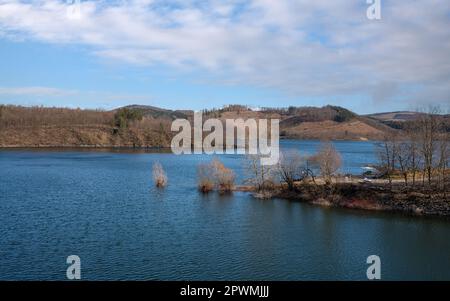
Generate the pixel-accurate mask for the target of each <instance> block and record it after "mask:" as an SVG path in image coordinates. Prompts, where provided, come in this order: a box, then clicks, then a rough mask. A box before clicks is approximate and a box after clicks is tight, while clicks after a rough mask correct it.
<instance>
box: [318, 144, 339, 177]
mask: <svg viewBox="0 0 450 301" xmlns="http://www.w3.org/2000/svg"><path fill="white" fill-rule="evenodd" d="M313 160H314V162H315V163H316V164H317V166H318V167H319V169H320V174H321V176H322V177H323V178H324V180H325V183H326V184H327V185H330V184H331V182H332V177H333V175H334V174H335V173H336V171H338V169H339V168H340V167H341V163H342V159H341V155H340V154H339V152H338V151H337V150H336V148H335V147H334V146H333V144H332V143H331V142H329V141H327V142H323V143H322V145H321V146H320V148H319V151H318V152H317V154H316V155H315V156H313Z"/></svg>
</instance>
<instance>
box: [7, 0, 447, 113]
mask: <svg viewBox="0 0 450 301" xmlns="http://www.w3.org/2000/svg"><path fill="white" fill-rule="evenodd" d="M366 1H367V0H333V1H330V0H323V1H321V0H316V1H309V0H277V1H274V0H248V1H243V0H229V1H223V0H166V1H162V0H113V1H111V0H109V1H106V0H97V1H93V0H86V1H83V0H81V1H79V0H62V1H60V0H48V1H45V0H28V1H14V0H0V103H1V104H16V105H26V106H31V105H43V106H58V107H80V108H95V109H112V108H116V107H120V106H123V105H129V104H144V105H153V106H159V107H163V108H169V109H194V110H198V109H203V108H213V107H221V106H223V105H227V104H243V105H248V106H250V107H287V106H324V105H327V104H332V105H339V106H343V107H346V108H348V109H351V110H353V111H355V112H357V113H360V114H366V113H373V112H383V111H396V110H415V109H420V108H425V107H427V106H430V105H439V106H440V107H441V108H442V109H443V110H448V109H449V107H450V1H448V0H395V1H394V0H380V2H381V6H380V7H381V19H379V20H370V19H369V18H367V14H366V12H367V9H368V7H369V6H370V4H367V2H366ZM370 1H372V0H369V2H370ZM373 1H375V0H373ZM377 1H378V0H377Z"/></svg>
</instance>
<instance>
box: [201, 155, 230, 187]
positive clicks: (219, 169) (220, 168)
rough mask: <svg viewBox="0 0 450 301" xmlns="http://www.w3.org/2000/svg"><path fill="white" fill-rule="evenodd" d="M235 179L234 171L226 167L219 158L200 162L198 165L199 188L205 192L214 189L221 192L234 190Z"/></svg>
mask: <svg viewBox="0 0 450 301" xmlns="http://www.w3.org/2000/svg"><path fill="white" fill-rule="evenodd" d="M234 180H235V175H234V172H233V171H232V170H231V169H229V168H226V167H225V165H223V163H222V162H220V161H219V160H218V159H214V160H213V161H211V162H209V163H206V164H200V165H199V167H198V189H199V191H201V192H203V193H208V192H210V191H212V190H214V189H217V190H218V191H219V192H220V193H226V192H230V191H232V190H233V187H234Z"/></svg>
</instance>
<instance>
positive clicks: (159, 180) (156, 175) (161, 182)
mask: <svg viewBox="0 0 450 301" xmlns="http://www.w3.org/2000/svg"><path fill="white" fill-rule="evenodd" d="M153 181H154V182H155V186H156V187H158V188H164V187H166V185H167V182H168V180H167V175H166V172H165V171H164V169H163V167H162V165H161V163H159V162H156V163H155V164H153Z"/></svg>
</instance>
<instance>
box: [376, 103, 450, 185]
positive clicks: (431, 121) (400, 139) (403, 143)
mask: <svg viewBox="0 0 450 301" xmlns="http://www.w3.org/2000/svg"><path fill="white" fill-rule="evenodd" d="M438 113H439V110H438V109H436V108H434V109H431V110H430V112H429V114H422V115H421V116H420V118H419V119H417V120H415V121H414V122H408V123H407V124H405V126H404V130H403V131H402V132H401V134H395V133H394V134H390V135H387V136H386V137H385V139H384V141H383V142H382V143H381V144H380V145H379V149H378V155H379V159H380V164H379V167H378V168H379V170H380V171H381V172H382V174H383V175H385V176H386V177H387V179H388V181H389V185H390V187H391V188H392V183H393V180H394V179H396V178H397V177H399V176H400V177H401V178H402V180H403V183H404V186H409V187H416V186H417V184H418V183H419V184H420V185H421V186H422V187H425V186H427V187H428V188H431V187H433V188H439V189H442V190H443V191H445V190H446V185H447V182H448V176H449V170H448V169H449V157H450V147H449V132H448V131H447V130H446V128H445V126H446V124H445V120H444V119H443V118H442V116H440V115H438Z"/></svg>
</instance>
